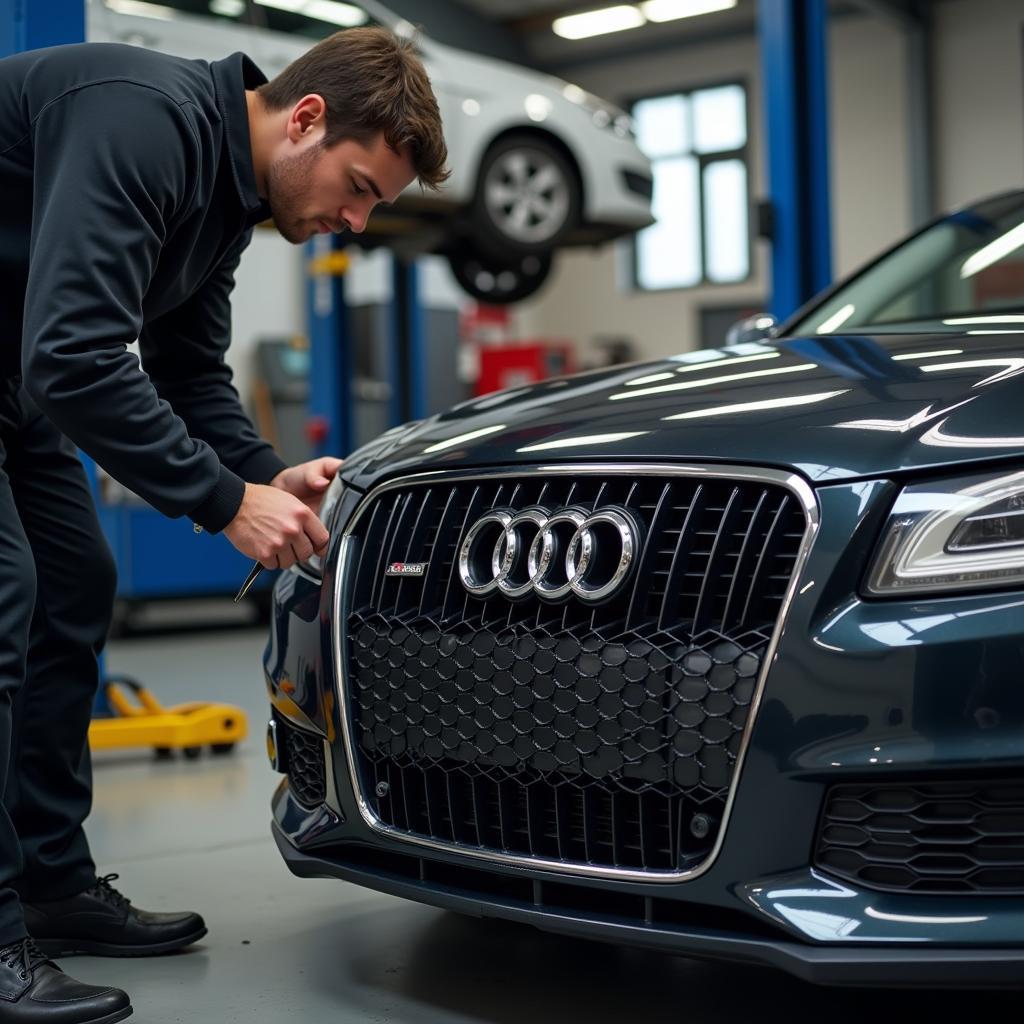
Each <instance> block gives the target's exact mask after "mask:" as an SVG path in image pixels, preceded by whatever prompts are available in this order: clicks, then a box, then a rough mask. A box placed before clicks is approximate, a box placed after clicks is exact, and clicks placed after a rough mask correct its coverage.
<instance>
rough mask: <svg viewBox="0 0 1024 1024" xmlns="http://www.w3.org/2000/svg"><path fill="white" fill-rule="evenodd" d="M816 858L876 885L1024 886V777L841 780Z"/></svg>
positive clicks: (916, 888)
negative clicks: (853, 782)
mask: <svg viewBox="0 0 1024 1024" xmlns="http://www.w3.org/2000/svg"><path fill="white" fill-rule="evenodd" d="M815 863H816V864H817V865H818V866H819V867H821V868H822V869H823V870H825V871H827V872H829V873H830V874H832V875H837V876H839V877H841V878H847V879H850V880H851V881H854V882H857V883H859V884H862V885H865V886H867V887H868V888H871V889H885V890H891V891H896V892H918V893H935V894H940V893H941V894H944V895H948V894H952V893H989V894H995V893H1005V894H1013V893H1024V781H1021V780H999V781H994V780H988V781H978V782H969V781H968V782H942V783H908V784H888V785H875V786H866V785H861V786H850V785H843V786H833V787H832V788H831V789H830V790H829V791H828V796H827V799H826V803H825V811H824V814H823V816H822V822H821V827H820V829H819V834H818V842H817V852H816V855H815Z"/></svg>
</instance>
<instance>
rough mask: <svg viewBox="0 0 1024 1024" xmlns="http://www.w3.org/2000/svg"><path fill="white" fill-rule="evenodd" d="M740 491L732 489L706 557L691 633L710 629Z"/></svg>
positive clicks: (724, 571) (735, 488)
mask: <svg viewBox="0 0 1024 1024" xmlns="http://www.w3.org/2000/svg"><path fill="white" fill-rule="evenodd" d="M739 498H740V489H739V488H738V487H734V488H733V490H732V494H730V495H729V501H728V502H727V503H726V506H725V510H724V511H723V512H722V519H721V522H720V524H719V529H718V531H717V532H716V533H715V540H714V543H713V544H712V545H711V554H710V555H708V567H707V571H706V572H705V573H704V579H703V580H701V584H700V594H699V595H698V596H697V606H696V607H695V608H694V611H693V632H694V633H702V632H703V631H704V630H705V629H708V628H710V626H711V624H712V621H713V617H714V616H713V609H712V608H711V603H712V598H713V594H714V588H715V585H716V584H717V583H718V581H719V574H720V573H721V574H723V575H724V574H725V573H726V571H727V569H726V567H725V565H724V564H723V563H724V557H723V556H724V554H725V552H726V551H727V545H728V541H729V531H730V530H731V529H732V528H733V526H734V525H735V519H736V510H737V508H738V506H739Z"/></svg>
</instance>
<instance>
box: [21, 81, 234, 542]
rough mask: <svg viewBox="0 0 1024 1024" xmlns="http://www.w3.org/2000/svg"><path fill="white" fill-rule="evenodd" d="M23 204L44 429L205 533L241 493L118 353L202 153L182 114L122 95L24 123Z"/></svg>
mask: <svg viewBox="0 0 1024 1024" xmlns="http://www.w3.org/2000/svg"><path fill="white" fill-rule="evenodd" d="M32 132H33V143H34V149H33V151H34V160H35V165H34V195H33V209H32V237H31V250H30V266H29V276H28V284H27V289H26V301H25V319H24V332H23V336H22V374H23V378H24V384H25V387H26V389H27V390H28V392H29V394H30V395H31V396H32V398H33V399H34V400H35V402H36V404H37V405H38V406H39V407H40V409H41V410H42V411H43V412H44V413H45V415H46V416H47V417H49V419H50V420H51V421H52V422H53V423H54V424H55V425H56V426H57V427H58V429H60V430H61V431H62V432H63V433H65V434H66V435H67V436H68V437H69V438H71V440H72V441H74V443H75V444H77V445H78V446H79V447H80V448H81V449H82V450H83V451H85V452H87V453H88V454H89V455H91V456H92V457H93V458H94V459H95V460H96V462H97V463H99V465H101V466H102V467H103V468H104V469H105V470H107V472H109V473H110V474H111V476H113V477H114V478H115V479H116V480H118V481H120V482H121V483H123V484H124V485H125V486H126V487H128V488H129V489H130V490H132V491H134V492H135V493H136V494H138V495H140V496H141V497H143V498H144V499H145V500H146V501H148V502H149V503H150V504H152V505H153V506H154V507H155V508H157V509H159V510H160V511H161V512H163V513H164V514H165V515H168V516H181V515H188V516H190V517H191V518H192V519H193V520H194V521H195V522H196V523H198V524H200V525H201V526H203V527H205V528H206V529H208V530H210V531H211V532H216V531H218V530H220V529H223V527H224V526H226V525H227V524H228V523H229V522H230V521H231V520H232V519H233V518H234V515H235V513H236V512H237V511H238V507H239V505H240V504H241V500H242V494H243V492H244V487H245V485H244V483H243V482H242V480H241V479H240V478H239V477H238V476H237V475H236V474H234V473H233V472H231V470H229V469H227V468H226V467H224V466H222V465H221V462H220V460H219V459H218V457H217V454H216V452H215V451H214V450H213V449H212V448H211V447H210V446H209V445H208V444H206V443H205V442H204V441H201V440H197V439H194V438H192V437H190V436H189V433H188V429H187V428H186V426H185V423H184V422H183V421H182V420H181V418H180V417H178V416H176V415H175V413H174V411H173V410H172V409H171V407H170V406H169V405H168V403H167V402H166V401H164V400H162V399H161V398H160V397H159V395H158V394H157V391H156V389H155V388H154V387H153V384H152V383H151V382H150V380H149V378H148V377H147V376H146V375H145V374H144V373H143V372H142V370H141V368H140V366H139V361H138V359H137V358H136V357H135V355H134V354H133V353H131V352H129V351H128V350H127V346H128V345H129V344H131V343H132V342H133V341H135V339H136V338H137V337H138V336H139V333H140V332H141V330H142V322H143V313H142V306H143V299H144V296H145V294H146V291H147V290H148V288H149V283H150V281H151V279H152V276H153V273H154V270H155V268H156V265H157V261H158V259H159V258H160V252H161V248H162V246H163V244H164V242H165V241H166V239H167V236H168V232H169V226H170V225H172V224H173V222H174V217H175V215H176V214H177V213H178V212H179V211H180V210H181V209H183V208H185V207H186V206H187V204H188V202H189V200H190V198H191V195H192V193H193V191H194V188H195V183H196V181H197V180H198V174H199V165H198V164H199V156H200V148H199V141H198V137H197V135H196V133H195V129H194V127H193V125H192V124H191V123H190V121H189V120H188V118H187V116H186V115H185V113H184V112H183V111H182V110H181V108H180V107H179V106H178V105H177V104H176V103H174V102H173V100H171V99H170V98H169V97H168V96H166V95H165V94H163V93H162V92H160V91H159V90H156V89H153V88H150V87H148V86H145V85H139V84H135V83H130V82H116V81H115V82H105V83H103V84H100V85H90V86H86V87H84V88H81V89H78V90H77V91H73V92H70V93H68V94H65V95H64V96H61V97H58V98H57V99H55V100H52V101H51V102H50V103H49V104H47V105H46V106H45V107H44V108H43V109H42V110H40V111H39V113H38V114H36V116H35V118H34V121H33V127H32Z"/></svg>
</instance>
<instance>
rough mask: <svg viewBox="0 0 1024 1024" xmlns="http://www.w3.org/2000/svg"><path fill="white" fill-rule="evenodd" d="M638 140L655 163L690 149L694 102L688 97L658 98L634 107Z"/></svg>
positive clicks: (641, 102) (642, 101) (643, 101)
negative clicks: (691, 112) (691, 111)
mask: <svg viewBox="0 0 1024 1024" xmlns="http://www.w3.org/2000/svg"><path fill="white" fill-rule="evenodd" d="M633 117H634V119H635V127H636V141H637V144H638V145H639V146H640V148H641V149H642V150H643V151H644V152H645V153H646V154H647V155H648V156H649V157H650V158H651V159H652V160H653V159H654V158H655V157H659V156H676V155H677V154H680V153H686V152H689V149H690V101H689V99H688V98H687V97H686V96H657V97H655V98H654V99H651V100H641V101H640V102H639V103H637V104H636V106H635V107H633Z"/></svg>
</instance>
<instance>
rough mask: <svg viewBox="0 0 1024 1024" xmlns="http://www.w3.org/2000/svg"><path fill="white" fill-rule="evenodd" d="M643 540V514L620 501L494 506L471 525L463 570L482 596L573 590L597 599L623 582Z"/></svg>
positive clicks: (555, 595) (557, 594)
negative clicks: (638, 516) (635, 513)
mask: <svg viewBox="0 0 1024 1024" xmlns="http://www.w3.org/2000/svg"><path fill="white" fill-rule="evenodd" d="M639 541H640V527H639V525H638V524H637V521H636V520H635V519H634V518H633V516H632V515H630V513H629V512H627V511H626V510H625V509H624V508H619V507H617V506H611V505H607V506H603V507H602V508H598V509H594V511H592V512H591V511H589V510H587V509H584V508H575V507H569V508H562V509H557V510H555V511H551V510H549V509H546V508H542V507H541V506H539V505H537V506H532V507H530V508H525V509H522V510H521V511H518V512H517V511H515V510H513V509H493V510H491V511H490V512H488V513H486V514H485V515H483V516H481V517H480V518H479V519H478V520H477V521H476V522H475V523H473V525H472V526H471V527H470V528H469V530H468V531H467V533H466V536H465V539H464V540H463V542H462V546H461V547H460V549H459V576H460V577H461V579H462V584H463V586H464V587H465V588H466V589H467V590H468V591H469V592H470V593H471V594H473V595H475V596H476V597H486V596H488V595H489V594H493V593H495V592H497V593H500V594H503V595H504V596H505V597H508V598H512V599H515V598H520V597H525V596H527V595H528V594H531V593H532V594H536V595H537V596H538V597H541V598H543V599H545V600H548V601H560V600H564V599H565V598H567V597H568V596H569V595H570V594H575V595H576V596H577V597H578V598H579V599H580V600H581V601H587V602H590V603H596V602H599V601H603V600H605V599H606V598H608V597H611V596H612V594H614V593H615V592H616V591H617V590H618V589H619V588H620V587H621V586H622V585H623V583H625V581H626V579H627V578H628V576H629V575H630V570H631V569H632V567H633V564H634V562H635V560H636V556H637V553H638V551H639Z"/></svg>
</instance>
